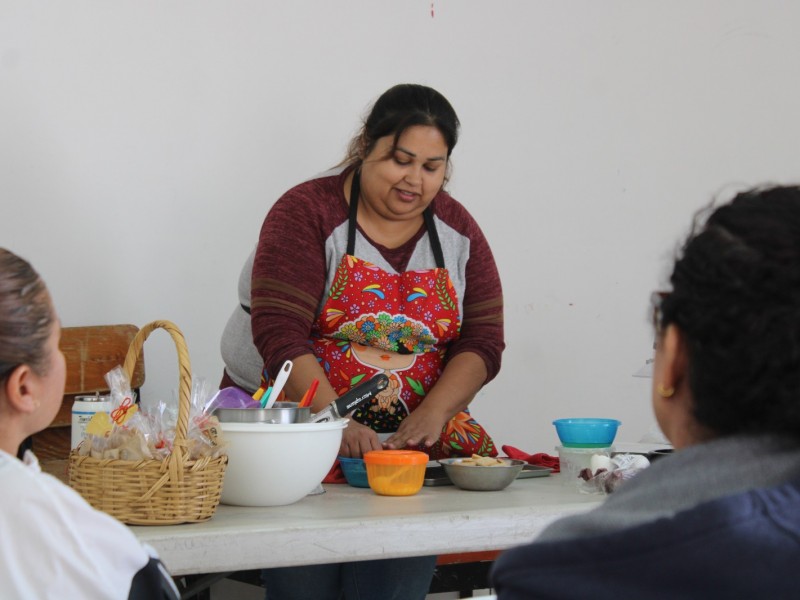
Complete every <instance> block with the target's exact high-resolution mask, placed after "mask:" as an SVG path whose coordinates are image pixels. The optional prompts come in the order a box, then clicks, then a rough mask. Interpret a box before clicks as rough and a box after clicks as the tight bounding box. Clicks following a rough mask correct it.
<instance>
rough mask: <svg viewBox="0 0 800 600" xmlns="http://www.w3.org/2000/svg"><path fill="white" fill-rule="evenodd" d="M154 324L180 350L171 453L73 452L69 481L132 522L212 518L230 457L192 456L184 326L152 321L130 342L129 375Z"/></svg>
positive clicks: (93, 500) (96, 503) (126, 367)
mask: <svg viewBox="0 0 800 600" xmlns="http://www.w3.org/2000/svg"><path fill="white" fill-rule="evenodd" d="M156 329H164V330H166V331H167V332H168V333H169V334H170V336H171V337H172V340H173V342H174V343H175V346H176V348H177V351H178V371H179V385H178V423H177V425H176V428H175V440H174V443H173V447H172V452H171V453H170V455H169V456H168V457H166V458H164V459H160V460H159V459H150V460H139V461H132V460H120V459H97V458H92V457H90V456H80V455H79V454H78V452H77V450H74V449H73V450H72V451H71V452H70V455H69V484H70V486H72V487H73V488H74V489H75V490H76V491H78V492H79V493H80V494H81V496H83V497H84V498H85V499H86V500H87V501H88V502H89V504H91V505H92V506H94V507H95V508H97V509H99V510H102V511H104V512H106V513H108V514H110V515H112V516H114V517H116V518H117V519H119V520H120V521H122V522H123V523H128V524H130V525H174V524H177V523H196V522H200V521H206V520H208V519H210V518H211V516H212V515H213V514H214V511H215V510H216V509H217V505H218V504H219V500H220V495H221V493H222V480H223V477H224V475H225V466H226V465H227V462H228V457H227V456H225V455H222V456H219V457H217V458H209V457H204V458H201V459H198V460H190V459H189V451H188V443H187V431H188V428H189V409H190V396H191V391H192V374H191V365H190V362H189V352H188V350H187V348H186V342H185V340H184V338H183V334H182V333H181V331H180V329H178V327H177V326H176V325H175V324H174V323H171V322H170V321H153V322H152V323H148V324H147V325H145V326H144V327H142V328H141V329H140V330H139V332H138V333H137V334H136V337H134V339H133V341H132V342H131V345H130V348H128V354H127V356H126V357H125V364H124V365H123V367H122V368H123V370H124V371H125V373H126V374H127V375H128V377H130V376H131V374H132V373H133V370H134V368H135V367H136V363H137V361H138V360H140V358H141V352H142V347H143V346H144V341H145V340H146V339H147V337H148V336H149V335H150V333H151V332H153V331H154V330H156Z"/></svg>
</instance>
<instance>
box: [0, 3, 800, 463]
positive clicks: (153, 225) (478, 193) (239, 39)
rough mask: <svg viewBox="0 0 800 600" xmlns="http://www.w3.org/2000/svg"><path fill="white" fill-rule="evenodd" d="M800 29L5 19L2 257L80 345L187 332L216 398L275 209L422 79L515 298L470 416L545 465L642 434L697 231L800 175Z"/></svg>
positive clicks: (741, 8) (399, 6) (443, 10)
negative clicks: (707, 212) (678, 254)
mask: <svg viewBox="0 0 800 600" xmlns="http://www.w3.org/2000/svg"><path fill="white" fill-rule="evenodd" d="M431 6H433V9H434V12H435V16H433V17H432V16H431ZM798 22H800V4H798V3H795V2H791V1H788V0H787V1H785V2H780V1H776V0H751V1H742V0H739V1H735V0H706V1H702V0H691V1H689V0H683V1H681V0H673V1H669V2H667V1H662V2H655V1H646V0H635V1H634V0H630V1H623V0H608V1H605V2H597V1H596V0H575V1H571V2H545V1H540V0H506V1H503V2H491V1H488V0H485V1H478V0H434V2H433V3H431V2H430V0H395V1H390V0H347V1H346V2H330V1H328V0H294V1H292V2H267V1H263V0H262V1H242V0H238V1H237V0H231V1H229V2H212V1H209V0H184V1H167V2H165V1H163V0H158V1H143V0H136V1H132V0H115V1H114V2H105V1H101V0H95V1H90V0H73V1H71V2H66V3H65V2H56V1H53V0H50V1H47V0H43V1H41V2H37V3H32V2H23V1H21V0H20V1H18V2H17V1H9V0H3V1H2V2H0V199H2V200H1V201H2V207H3V210H2V215H3V216H2V218H1V219H0V245H2V246H5V247H8V248H10V249H12V250H14V251H16V252H18V253H20V254H22V255H23V256H25V257H27V258H28V259H30V260H31V261H32V262H33V263H34V265H35V266H36V267H37V268H38V269H39V271H40V272H41V273H42V275H43V276H44V278H45V279H46V281H47V282H48V284H49V286H50V288H51V291H52V293H53V296H54V298H55V301H56V304H57V307H58V309H59V311H60V313H61V317H62V321H63V323H64V324H65V325H79V324H101V323H117V322H132V323H135V324H137V325H142V324H144V323H145V322H147V321H150V320H152V319H156V318H166V319H171V320H173V321H175V322H176V323H178V325H180V326H181V328H182V329H183V330H184V333H185V334H186V337H187V340H188V343H189V347H190V351H191V355H192V358H193V365H194V373H195V374H196V375H201V376H205V377H207V378H208V379H210V380H213V381H214V382H216V381H217V379H218V377H219V375H220V373H221V360H220V358H219V351H218V339H219V336H220V333H221V330H222V327H223V325H224V323H225V321H226V319H227V317H228V314H229V312H230V311H231V310H232V309H233V307H234V306H235V304H236V290H235V285H236V279H237V276H238V272H239V269H240V266H241V263H242V261H243V260H244V258H245V257H246V255H247V254H248V252H249V250H250V249H251V247H252V245H253V244H254V243H255V240H256V236H257V232H258V229H259V227H260V225H261V221H262V219H263V217H264V215H265V214H266V211H267V210H268V209H269V207H270V205H271V204H272V202H274V200H275V199H276V198H277V197H278V196H279V195H280V194H281V193H282V192H283V191H284V190H286V189H287V188H288V187H290V186H291V185H293V184H295V183H297V182H298V181H300V180H301V179H303V178H305V177H307V176H309V175H311V174H314V173H316V172H318V171H320V170H322V169H324V168H327V167H329V166H331V165H333V164H334V163H336V162H338V160H339V159H340V157H341V156H342V153H343V151H344V148H345V146H346V143H347V141H348V140H349V138H350V136H351V134H352V133H353V132H354V131H355V130H356V129H357V127H358V124H359V118H360V117H361V115H362V114H363V111H364V109H365V108H366V107H367V105H368V104H369V103H370V102H371V101H372V100H374V98H375V97H376V96H377V95H378V94H379V93H380V92H382V91H383V90H384V89H386V88H388V87H389V86H390V85H393V84H395V83H398V82H401V81H414V82H420V83H425V84H429V85H432V86H434V87H436V88H437V89H439V90H440V91H442V92H443V93H444V94H445V95H446V96H448V98H449V99H450V100H451V101H452V103H453V104H454V106H455V107H456V110H457V111H458V112H459V115H460V117H461V120H462V124H463V135H462V138H461V141H460V142H459V145H458V147H457V148H456V150H455V153H454V156H453V159H454V162H455V176H454V179H453V180H452V183H451V186H450V189H451V192H453V194H454V195H455V196H456V197H457V198H459V199H460V200H461V201H462V202H463V203H464V204H465V205H466V206H467V207H468V208H469V209H470V210H471V211H472V212H473V214H474V215H475V216H476V217H477V219H478V221H479V222H480V223H482V225H483V227H484V230H485V233H486V235H487V236H488V238H489V240H490V242H491V243H492V245H493V248H494V251H495V255H496V259H497V262H498V264H499V267H500V271H501V276H502V278H503V286H504V292H505V301H506V323H507V341H508V348H507V351H506V354H505V357H504V366H503V370H502V372H501V374H500V375H499V377H498V378H497V379H496V380H495V381H494V382H493V383H491V384H490V385H489V386H487V387H486V388H485V390H484V391H483V392H482V393H481V395H480V396H479V398H478V399H477V400H476V401H475V403H474V405H473V406H474V413H475V414H476V415H477V416H478V418H479V419H480V420H481V421H482V422H484V423H485V424H486V425H487V426H488V427H489V429H490V431H491V432H492V433H493V434H494V436H495V438H496V441H497V442H498V443H500V444H511V445H515V446H517V447H519V448H522V449H524V450H528V451H545V452H553V446H554V445H555V443H556V437H555V434H554V432H553V429H552V426H551V425H550V421H551V420H552V419H554V418H557V417H564V416H591V415H599V416H614V417H618V418H620V419H621V420H622V421H623V428H622V429H621V431H620V436H619V439H621V440H625V441H637V440H638V439H640V438H641V436H642V435H644V434H645V433H647V432H648V431H649V430H650V429H651V428H652V427H653V420H652V418H651V415H650V405H649V383H650V381H649V380H647V379H640V378H634V377H632V374H633V373H634V372H635V371H636V370H638V369H639V368H640V367H641V366H643V365H644V362H645V359H647V358H648V357H649V356H650V353H651V344H652V332H651V331H650V328H649V326H648V322H647V310H646V308H647V306H646V305H647V300H648V296H649V292H650V291H651V290H652V289H654V288H657V287H660V286H662V285H664V281H665V279H666V272H667V268H668V265H669V260H670V257H671V254H672V252H673V250H674V248H675V244H676V242H677V241H678V239H679V238H680V237H681V236H682V235H683V234H684V232H685V231H686V230H687V228H688V226H689V223H690V218H691V214H692V213H693V211H694V210H695V209H697V208H698V207H700V206H702V205H704V204H705V203H706V202H707V201H708V200H709V199H710V198H711V197H712V196H714V195H716V194H722V195H723V196H724V197H728V196H729V194H730V192H731V191H732V190H734V189H738V188H740V187H742V186H745V185H753V184H757V183H761V182H767V181H769V182H790V181H797V179H798V167H797V157H798V156H800V122H799V119H798V106H800V83H798V80H797V69H798V65H797V62H798V58H800V37H798V36H797V34H796V24H797V23H798ZM162 336H163V337H162ZM145 350H146V354H147V356H148V360H147V369H148V375H147V377H148V382H149V383H148V384H147V388H146V389H145V394H149V396H150V397H153V395H159V394H161V395H165V394H168V393H169V390H170V389H171V388H174V387H175V363H176V360H175V357H174V351H173V350H172V348H171V345H170V342H169V338H168V337H167V336H166V335H163V334H159V335H158V336H154V337H153V338H152V339H151V340H150V341H148V344H147V345H146V348H145Z"/></svg>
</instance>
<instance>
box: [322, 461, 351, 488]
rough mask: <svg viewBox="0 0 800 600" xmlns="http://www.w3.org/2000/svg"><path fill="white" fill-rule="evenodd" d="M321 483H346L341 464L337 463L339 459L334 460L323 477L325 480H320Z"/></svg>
mask: <svg viewBox="0 0 800 600" xmlns="http://www.w3.org/2000/svg"><path fill="white" fill-rule="evenodd" d="M322 483H347V479H345V476H344V471H342V464H341V463H340V462H339V459H338V458H337V459H336V462H335V463H333V466H332V467H331V470H330V471H328V474H327V475H325V479H323V480H322Z"/></svg>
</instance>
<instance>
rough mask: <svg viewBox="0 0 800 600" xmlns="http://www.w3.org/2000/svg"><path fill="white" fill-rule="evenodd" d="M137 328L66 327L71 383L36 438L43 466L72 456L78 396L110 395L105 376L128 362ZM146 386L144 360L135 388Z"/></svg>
mask: <svg viewBox="0 0 800 600" xmlns="http://www.w3.org/2000/svg"><path fill="white" fill-rule="evenodd" d="M137 331H139V328H138V327H136V326H135V325H92V326H87V327H64V328H63V329H62V330H61V342H60V343H59V346H60V348H61V351H62V352H63V353H64V358H65V359H66V362H67V381H66V385H65V389H64V400H63V401H62V403H61V408H60V409H59V411H58V414H57V415H56V418H55V419H53V422H52V423H51V424H50V425H49V426H48V428H47V429H45V430H43V431H40V432H39V433H37V434H36V435H34V436H33V450H34V452H35V453H36V456H37V457H38V458H39V460H40V461H41V462H42V463H43V467H44V462H45V461H48V460H66V459H67V457H68V456H69V451H70V445H71V444H70V442H71V428H72V403H73V402H74V401H75V396H84V395H92V394H94V393H96V392H99V393H100V394H107V393H108V391H109V390H108V384H107V383H106V380H105V375H106V373H108V372H109V371H110V370H111V369H113V368H114V367H116V366H121V365H122V363H123V362H124V361H125V355H126V354H127V352H128V346H130V343H131V341H132V340H133V338H134V336H135V335H136V332H137ZM143 383H144V360H143V359H142V360H140V361H139V363H138V364H137V366H136V370H135V371H134V373H133V380H132V381H131V387H132V388H133V389H138V388H139V387H141V386H142V384H143Z"/></svg>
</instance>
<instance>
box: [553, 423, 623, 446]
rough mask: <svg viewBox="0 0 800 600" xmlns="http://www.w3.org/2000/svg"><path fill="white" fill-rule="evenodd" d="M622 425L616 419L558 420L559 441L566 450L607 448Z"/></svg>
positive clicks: (556, 424)
mask: <svg viewBox="0 0 800 600" xmlns="http://www.w3.org/2000/svg"><path fill="white" fill-rule="evenodd" d="M621 424H622V423H621V422H620V421H617V420H616V419H556V420H555V421H553V425H555V426H556V433H557V434H558V439H559V440H561V445H562V446H564V447H565V448H607V447H608V446H610V445H611V444H612V443H613V441H614V438H615V437H616V436H617V428H618V427H619V426H620V425H621Z"/></svg>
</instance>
